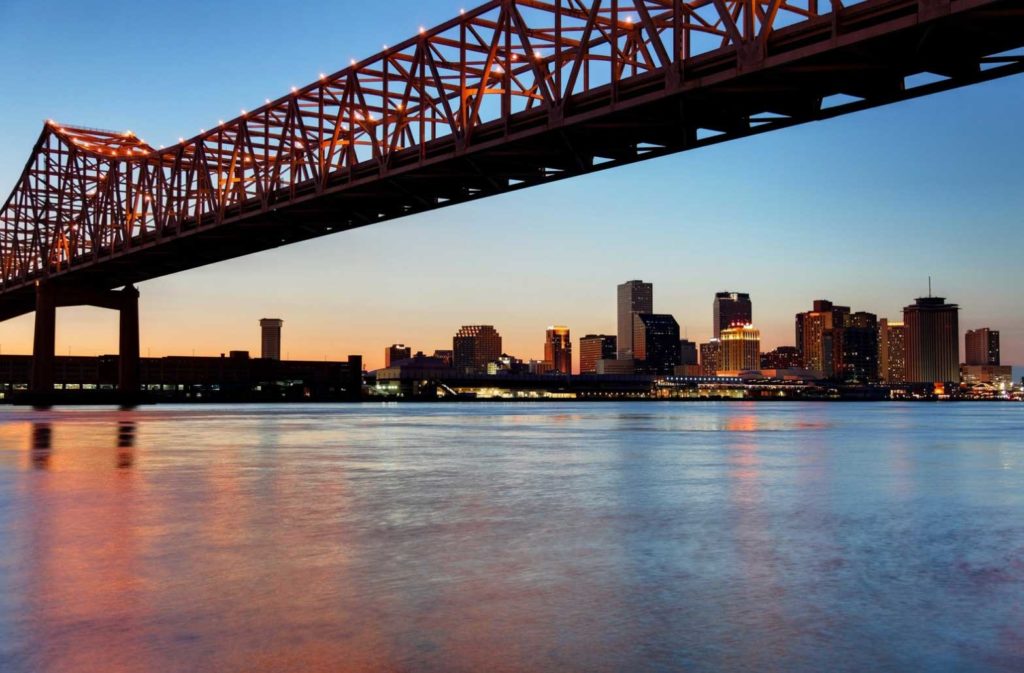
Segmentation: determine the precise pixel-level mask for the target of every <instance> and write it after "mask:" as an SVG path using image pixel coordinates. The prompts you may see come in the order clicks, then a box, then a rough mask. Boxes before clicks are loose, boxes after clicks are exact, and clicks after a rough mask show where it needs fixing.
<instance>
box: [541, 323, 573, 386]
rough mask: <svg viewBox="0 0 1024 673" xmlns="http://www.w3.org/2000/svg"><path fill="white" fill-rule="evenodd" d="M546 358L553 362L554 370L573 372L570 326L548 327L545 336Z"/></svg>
mask: <svg viewBox="0 0 1024 673" xmlns="http://www.w3.org/2000/svg"><path fill="white" fill-rule="evenodd" d="M544 359H545V360H546V361H548V362H550V363H551V366H552V368H553V369H554V371H556V372H559V373H561V374H572V339H571V338H570V337H569V328H568V327H565V326H563V325H553V326H551V327H548V329H547V332H546V334H545V336H544Z"/></svg>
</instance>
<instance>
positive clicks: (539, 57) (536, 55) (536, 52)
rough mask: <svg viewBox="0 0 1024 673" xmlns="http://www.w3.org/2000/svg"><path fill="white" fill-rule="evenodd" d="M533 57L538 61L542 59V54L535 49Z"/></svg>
mask: <svg viewBox="0 0 1024 673" xmlns="http://www.w3.org/2000/svg"><path fill="white" fill-rule="evenodd" d="M533 57H534V58H535V59H538V60H540V59H542V58H544V56H543V54H541V53H540V51H539V50H537V49H534V50H533Z"/></svg>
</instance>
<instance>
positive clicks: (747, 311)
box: [712, 292, 754, 339]
mask: <svg viewBox="0 0 1024 673" xmlns="http://www.w3.org/2000/svg"><path fill="white" fill-rule="evenodd" d="M713 310H714V322H713V325H712V327H713V329H714V332H715V338H716V339H720V338H721V335H722V330H724V329H725V328H727V327H732V326H734V325H749V324H751V323H753V322H754V309H753V305H752V304H751V303H750V295H749V294H747V293H746V292H717V293H715V302H714V305H713Z"/></svg>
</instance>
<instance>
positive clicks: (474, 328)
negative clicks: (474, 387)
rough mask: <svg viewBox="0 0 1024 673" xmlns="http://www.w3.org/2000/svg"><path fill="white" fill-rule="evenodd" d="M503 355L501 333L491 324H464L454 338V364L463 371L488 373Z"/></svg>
mask: <svg viewBox="0 0 1024 673" xmlns="http://www.w3.org/2000/svg"><path fill="white" fill-rule="evenodd" d="M499 357H501V335H500V334H498V331H497V330H495V329H494V327H493V326H491V325H464V326H463V327H462V328H461V329H460V330H459V331H458V332H456V333H455V337H454V338H453V339H452V364H453V365H454V367H455V369H457V370H459V371H462V372H477V373H481V374H482V373H486V372H487V364H488V363H489V362H495V361H497V359H498V358H499Z"/></svg>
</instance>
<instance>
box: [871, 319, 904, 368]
mask: <svg viewBox="0 0 1024 673" xmlns="http://www.w3.org/2000/svg"><path fill="white" fill-rule="evenodd" d="M878 377H879V378H880V379H881V380H882V381H883V382H885V383H903V382H904V381H906V380H907V341H906V328H905V327H904V325H903V323H901V322H892V321H891V320H889V319H888V318H882V319H881V320H879V321H878Z"/></svg>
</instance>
